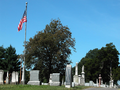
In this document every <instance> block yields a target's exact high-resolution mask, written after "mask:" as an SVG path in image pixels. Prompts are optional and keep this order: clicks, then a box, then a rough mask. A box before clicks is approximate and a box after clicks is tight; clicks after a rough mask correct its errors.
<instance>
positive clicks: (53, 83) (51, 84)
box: [50, 82, 60, 86]
mask: <svg viewBox="0 0 120 90" xmlns="http://www.w3.org/2000/svg"><path fill="white" fill-rule="evenodd" d="M50 86H60V82H51V83H50Z"/></svg>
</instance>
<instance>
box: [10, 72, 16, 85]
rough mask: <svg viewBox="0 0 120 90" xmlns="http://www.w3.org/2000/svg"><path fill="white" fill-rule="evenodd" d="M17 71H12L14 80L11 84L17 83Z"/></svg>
mask: <svg viewBox="0 0 120 90" xmlns="http://www.w3.org/2000/svg"><path fill="white" fill-rule="evenodd" d="M15 74H16V73H15V71H13V72H12V80H11V83H10V84H16V75H15Z"/></svg>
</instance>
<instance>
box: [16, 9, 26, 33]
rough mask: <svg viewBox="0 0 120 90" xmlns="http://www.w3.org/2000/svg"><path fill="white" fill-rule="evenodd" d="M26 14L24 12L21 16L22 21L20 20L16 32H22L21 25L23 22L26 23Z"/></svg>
mask: <svg viewBox="0 0 120 90" xmlns="http://www.w3.org/2000/svg"><path fill="white" fill-rule="evenodd" d="M26 16H27V13H26V10H25V11H24V14H23V17H22V19H21V20H20V22H19V25H18V31H20V30H22V25H23V23H24V22H27V17H26Z"/></svg>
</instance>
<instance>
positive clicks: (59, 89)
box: [0, 84, 89, 90]
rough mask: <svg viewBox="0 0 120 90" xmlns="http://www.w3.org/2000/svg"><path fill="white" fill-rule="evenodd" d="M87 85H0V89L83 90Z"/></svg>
mask: <svg viewBox="0 0 120 90" xmlns="http://www.w3.org/2000/svg"><path fill="white" fill-rule="evenodd" d="M85 88H89V87H88V86H76V87H74V88H65V86H49V85H40V86H37V85H24V86H23V85H10V84H9V85H0V90H83V89H85Z"/></svg>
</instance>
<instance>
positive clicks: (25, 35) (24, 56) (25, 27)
mask: <svg viewBox="0 0 120 90" xmlns="http://www.w3.org/2000/svg"><path fill="white" fill-rule="evenodd" d="M26 17H27V2H26ZM26 28H27V22H25V42H24V47H25V48H24V66H23V85H25V52H26Z"/></svg>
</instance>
